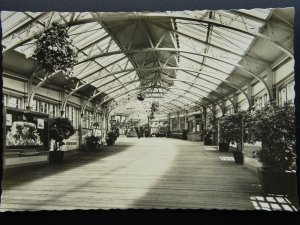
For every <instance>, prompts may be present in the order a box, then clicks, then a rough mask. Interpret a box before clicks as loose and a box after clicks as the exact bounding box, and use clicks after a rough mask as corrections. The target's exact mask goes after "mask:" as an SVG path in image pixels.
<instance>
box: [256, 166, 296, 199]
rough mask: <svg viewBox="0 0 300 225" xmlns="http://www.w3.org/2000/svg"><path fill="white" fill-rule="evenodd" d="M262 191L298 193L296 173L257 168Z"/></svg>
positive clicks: (266, 192)
mask: <svg viewBox="0 0 300 225" xmlns="http://www.w3.org/2000/svg"><path fill="white" fill-rule="evenodd" d="M257 172H258V177H259V180H260V183H261V188H262V191H263V192H264V193H265V194H281V195H289V196H296V195H297V176H296V173H292V172H291V173H289V172H284V171H274V170H266V169H263V168H257Z"/></svg>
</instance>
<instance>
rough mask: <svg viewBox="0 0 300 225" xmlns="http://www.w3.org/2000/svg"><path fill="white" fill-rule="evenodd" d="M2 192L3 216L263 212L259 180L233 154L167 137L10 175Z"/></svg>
mask: <svg viewBox="0 0 300 225" xmlns="http://www.w3.org/2000/svg"><path fill="white" fill-rule="evenodd" d="M2 189H3V190H2V196H1V211H9V210H55V209H57V210H63V209H99V208H100V209H111V208H122V209H128V208H143V209H149V208H158V209H162V208H174V209H175V208H177V209H178V208H189V209H191V208H197V209H199V208H204V209H213V208H217V209H240V210H252V209H261V208H259V206H260V205H259V203H255V202H254V201H255V200H257V199H256V198H259V197H260V198H263V197H262V194H261V191H260V187H259V181H258V179H257V178H256V176H255V175H254V174H253V173H252V172H250V171H249V170H247V169H246V168H244V167H243V166H239V165H236V164H235V163H234V162H233V158H232V155H231V153H221V152H218V151H217V150H216V147H213V146H203V145H202V143H199V142H190V141H183V140H176V139H167V138H146V139H145V138H141V139H137V138H125V137H124V138H119V139H118V140H117V142H116V144H115V145H114V146H111V147H107V146H104V147H103V148H102V150H101V151H98V152H82V153H79V154H77V155H75V156H73V157H72V158H70V159H67V160H66V161H65V162H64V163H63V164H61V165H43V166H39V167H34V168H33V167H28V168H24V169H22V170H17V171H16V172H11V173H9V172H8V173H7V174H5V177H4V179H3V184H2ZM255 204H257V205H258V206H256V205H255ZM262 209H264V208H262ZM267 210H268V209H267Z"/></svg>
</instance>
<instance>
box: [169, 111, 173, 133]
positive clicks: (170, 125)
mask: <svg viewBox="0 0 300 225" xmlns="http://www.w3.org/2000/svg"><path fill="white" fill-rule="evenodd" d="M172 128H173V127H172V121H171V115H170V114H169V129H170V133H171V132H172V130H173V129H172Z"/></svg>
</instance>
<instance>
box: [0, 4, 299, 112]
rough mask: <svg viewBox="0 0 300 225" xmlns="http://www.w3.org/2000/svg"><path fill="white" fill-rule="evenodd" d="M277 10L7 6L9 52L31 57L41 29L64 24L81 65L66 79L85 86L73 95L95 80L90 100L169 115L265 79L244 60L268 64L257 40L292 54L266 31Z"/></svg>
mask: <svg viewBox="0 0 300 225" xmlns="http://www.w3.org/2000/svg"><path fill="white" fill-rule="evenodd" d="M273 13H274V9H255V10H230V11H227V10H216V11H210V10H203V11H182V12H173V11H168V12H156V13H151V12H132V13H94V12H84V13H80V12H7V11H5V12H1V21H2V32H3V39H2V45H3V54H4V56H5V54H7V53H8V52H13V51H17V52H19V53H22V54H24V55H25V57H26V58H27V59H29V58H30V57H31V55H32V53H33V51H34V48H35V46H34V39H33V36H34V35H35V34H37V33H39V32H41V31H42V30H45V29H47V28H49V27H51V26H52V23H53V22H59V23H61V24H66V25H67V27H68V34H69V37H70V39H71V40H72V41H73V45H74V46H75V47H76V48H77V50H78V52H79V54H78V63H77V64H76V65H75V66H74V68H73V72H72V75H71V77H68V79H71V78H72V77H73V78H76V79H77V80H78V82H79V83H80V85H79V83H78V85H76V86H75V87H74V88H73V89H70V90H68V91H69V93H72V94H74V93H76V92H77V91H79V90H80V89H81V88H84V87H85V86H87V85H91V86H92V87H94V88H95V90H96V91H95V92H94V93H93V95H91V96H89V97H90V100H93V99H96V100H99V104H104V103H110V104H111V106H112V107H113V108H115V111H116V112H117V111H118V109H117V108H119V107H120V106H122V105H126V104H128V102H130V104H131V105H132V107H133V108H134V107H138V108H143V110H145V109H149V107H150V105H151V103H152V102H158V103H159V104H160V105H161V106H162V107H161V111H162V113H171V112H176V111H182V110H188V109H189V108H192V107H194V106H195V105H207V104H215V103H216V102H218V101H219V100H221V99H223V98H224V96H228V95H229V94H231V93H232V91H233V90H235V91H239V90H240V88H242V86H243V84H245V83H243V80H245V79H246V80H247V79H248V80H250V79H258V80H260V77H259V75H258V74H259V72H260V71H256V70H255V69H253V68H247V67H245V66H244V65H243V64H242V63H241V62H242V61H243V60H245V58H247V59H251V60H252V62H253V61H254V62H257V64H261V63H262V61H263V60H262V59H261V58H259V57H256V54H254V53H253V52H251V54H250V50H251V48H252V45H253V43H254V42H256V41H263V42H268V43H269V44H271V46H273V48H272V49H269V53H270V54H273V55H274V57H275V56H276V55H278V54H285V55H288V56H291V55H292V52H293V49H292V47H290V48H289V47H287V46H282V45H280V44H279V43H277V42H275V41H273V40H272V39H271V38H270V37H267V36H266V34H265V32H263V30H264V29H265V28H266V27H267V25H268V21H269V20H270V18H271V17H272V15H273ZM32 70H34V68H33V69H32ZM238 71H242V72H243V76H242V75H240V74H239V73H238ZM239 77H241V82H240V84H239V85H238V86H235V85H233V84H230V82H231V80H230V79H233V78H234V79H239ZM226 87H227V88H226ZM228 87H230V88H228ZM221 88H222V92H221V91H220V89H221ZM138 93H143V94H144V95H145V97H146V98H145V100H144V102H142V103H141V102H139V101H138V100H137V99H136V95H137V94H138ZM99 96H102V97H101V98H100V99H99V98H97V97H99ZM212 96H214V98H212ZM134 105H135V106H134ZM141 105H143V107H141ZM125 108H126V107H125Z"/></svg>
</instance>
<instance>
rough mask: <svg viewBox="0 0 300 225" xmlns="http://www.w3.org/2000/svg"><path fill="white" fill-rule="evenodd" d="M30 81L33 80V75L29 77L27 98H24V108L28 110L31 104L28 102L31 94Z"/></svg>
mask: <svg viewBox="0 0 300 225" xmlns="http://www.w3.org/2000/svg"><path fill="white" fill-rule="evenodd" d="M32 80H33V75H31V76H30V77H29V79H28V81H27V98H26V102H25V108H26V109H28V110H29V109H30V107H31V106H30V104H32V102H30V97H31V95H32V92H33V87H32Z"/></svg>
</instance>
